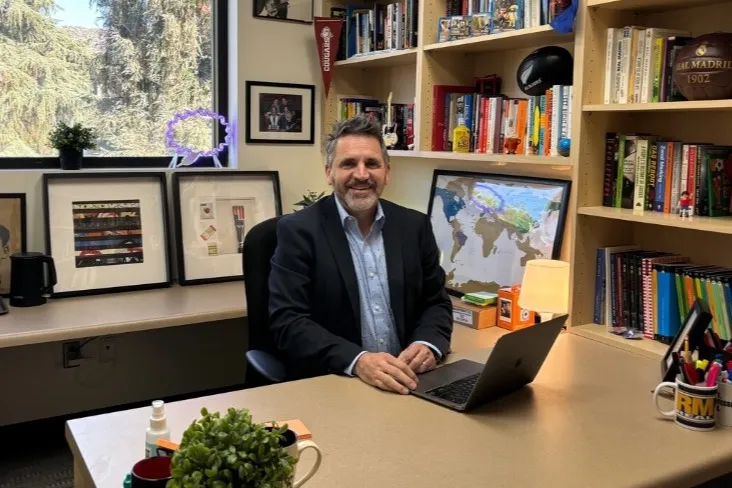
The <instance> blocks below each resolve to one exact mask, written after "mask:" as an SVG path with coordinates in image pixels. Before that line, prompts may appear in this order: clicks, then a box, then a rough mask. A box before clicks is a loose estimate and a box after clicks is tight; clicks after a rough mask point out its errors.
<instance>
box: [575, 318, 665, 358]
mask: <svg viewBox="0 0 732 488" xmlns="http://www.w3.org/2000/svg"><path fill="white" fill-rule="evenodd" d="M569 332H571V333H572V334H577V335H578V336H582V337H585V338H587V339H591V340H593V341H597V342H601V343H603V344H606V345H608V346H612V347H617V348H618V349H623V350H625V351H628V352H632V353H634V354H639V355H641V356H644V357H647V358H649V359H657V360H659V361H660V360H661V359H662V358H663V356H664V354H666V351H667V350H668V346H667V345H666V344H663V343H661V342H658V341H654V340H651V339H641V340H630V339H625V338H624V337H623V336H617V335H615V334H611V333H610V332H608V331H607V327H605V326H604V325H597V324H587V325H580V326H577V327H569Z"/></svg>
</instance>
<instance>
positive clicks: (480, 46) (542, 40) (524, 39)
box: [424, 25, 573, 54]
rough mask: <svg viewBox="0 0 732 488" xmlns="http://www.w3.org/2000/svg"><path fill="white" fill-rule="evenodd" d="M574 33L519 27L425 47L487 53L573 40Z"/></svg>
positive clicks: (438, 49)
mask: <svg viewBox="0 0 732 488" xmlns="http://www.w3.org/2000/svg"><path fill="white" fill-rule="evenodd" d="M572 39H573V36H572V34H560V33H558V32H556V31H555V30H554V29H552V27H551V26H549V25H542V26H540V27H531V28H529V29H519V30H516V31H512V32H501V33H500V34H489V35H485V36H476V37H469V38H467V39H459V40H457V41H447V42H439V43H435V44H428V45H426V46H425V47H424V50H425V51H427V52H449V53H461V54H473V53H485V52H491V51H504V50H509V49H523V48H528V47H534V46H535V47H537V48H538V47H541V46H544V45H547V44H555V43H562V42H572Z"/></svg>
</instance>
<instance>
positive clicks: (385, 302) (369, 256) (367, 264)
mask: <svg viewBox="0 0 732 488" xmlns="http://www.w3.org/2000/svg"><path fill="white" fill-rule="evenodd" d="M335 201H336V206H337V207H338V214H339V215H340V219H341V223H342V224H343V229H344V231H345V232H346V238H347V239H348V247H349V248H350V250H351V258H352V259H353V267H354V268H355V270H356V280H357V281H358V298H359V302H360V305H361V307H360V308H361V344H362V346H363V348H364V351H362V352H361V353H360V354H359V355H358V356H356V358H355V359H354V360H353V362H352V363H351V364H350V366H348V368H347V369H346V371H345V373H346V374H348V375H350V376H353V368H354V367H355V366H356V362H357V361H358V358H360V357H361V356H362V355H364V354H366V353H367V352H387V353H389V354H391V355H392V356H394V357H398V356H399V354H400V353H401V346H400V344H399V338H398V337H397V333H396V326H395V321H394V316H393V314H392V310H391V299H390V298H389V279H388V275H387V270H386V255H385V251H384V237H383V235H382V233H381V230H382V228H383V227H384V220H385V218H386V217H385V215H384V210H383V209H382V208H381V203H379V204H378V206H377V209H376V217H375V218H374V223H373V225H372V226H371V230H370V231H369V233H368V234H367V235H366V236H365V237H364V236H363V234H361V230H360V229H359V228H358V222H357V221H356V218H355V217H354V216H352V215H349V214H348V212H347V211H346V209H345V208H343V205H342V204H341V202H340V200H339V199H338V197H336V198H335ZM417 342H419V343H422V344H425V345H427V346H429V347H430V349H432V352H434V354H435V357H436V358H438V359H439V358H440V357H441V354H440V351H439V349H437V348H436V347H435V346H434V345H432V344H430V343H429V342H424V341H417Z"/></svg>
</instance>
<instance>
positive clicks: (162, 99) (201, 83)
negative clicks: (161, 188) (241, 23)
mask: <svg viewBox="0 0 732 488" xmlns="http://www.w3.org/2000/svg"><path fill="white" fill-rule="evenodd" d="M214 2H215V0H175V1H171V0H167V1H166V0H0V127H2V130H0V158H8V157H56V156H57V154H58V153H57V151H56V150H54V149H53V148H52V147H51V146H50V144H49V141H48V134H49V132H50V131H51V130H52V129H53V127H54V126H55V125H56V123H57V122H65V123H68V124H69V125H70V124H71V123H76V122H80V123H81V124H83V125H85V126H90V127H94V128H96V129H97V131H98V133H99V134H100V137H99V140H98V141H97V148H96V149H95V150H92V151H87V152H86V156H98V157H106V156H125V157H154V156H169V155H170V151H169V150H168V149H167V148H166V144H165V130H166V129H167V126H166V124H167V121H168V120H169V119H170V118H171V117H172V116H173V114H175V113H176V112H178V111H181V110H185V109H195V108H206V109H211V110H216V107H215V105H214V92H215V89H214V83H215V79H214V70H215V69H219V68H220V67H219V66H216V59H215V55H214V37H215V33H214V22H213V18H214V16H213V11H214V6H215V4H214ZM176 136H177V137H179V138H180V139H181V140H185V141H186V144H187V145H190V146H193V147H200V148H204V149H208V148H210V147H212V144H213V143H214V141H213V140H212V137H213V134H212V127H211V124H210V121H195V122H193V121H192V122H189V123H186V124H180V125H179V126H178V128H177V130H176Z"/></svg>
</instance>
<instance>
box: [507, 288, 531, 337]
mask: <svg viewBox="0 0 732 488" xmlns="http://www.w3.org/2000/svg"><path fill="white" fill-rule="evenodd" d="M520 293H521V285H515V286H512V287H509V288H501V289H500V290H498V327H502V328H504V329H508V330H518V329H524V328H526V327H530V326H532V325H534V322H535V320H536V314H535V313H534V312H532V311H530V310H526V309H523V308H521V307H519V304H518V299H519V294H520Z"/></svg>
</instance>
